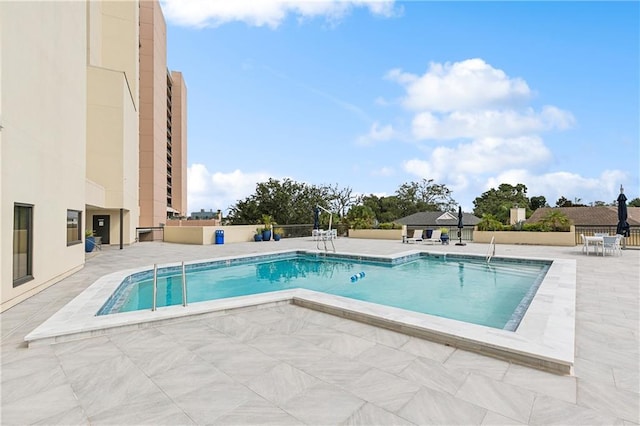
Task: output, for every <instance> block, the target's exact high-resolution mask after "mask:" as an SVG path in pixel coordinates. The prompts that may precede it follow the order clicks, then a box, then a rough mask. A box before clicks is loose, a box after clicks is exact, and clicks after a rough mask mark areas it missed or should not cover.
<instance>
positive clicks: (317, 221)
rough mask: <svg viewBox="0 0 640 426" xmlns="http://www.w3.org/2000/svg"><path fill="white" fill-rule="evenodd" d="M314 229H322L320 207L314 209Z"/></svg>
mask: <svg viewBox="0 0 640 426" xmlns="http://www.w3.org/2000/svg"><path fill="white" fill-rule="evenodd" d="M313 229H320V207H316V208H315V210H314V211H313Z"/></svg>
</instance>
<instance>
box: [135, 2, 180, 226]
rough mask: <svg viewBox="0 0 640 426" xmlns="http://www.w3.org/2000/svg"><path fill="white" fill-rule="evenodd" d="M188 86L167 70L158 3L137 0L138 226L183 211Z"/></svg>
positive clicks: (161, 222)
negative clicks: (138, 98) (138, 47)
mask: <svg viewBox="0 0 640 426" xmlns="http://www.w3.org/2000/svg"><path fill="white" fill-rule="evenodd" d="M186 94H187V93H186V86H185V84H184V80H183V79H182V74H181V73H179V72H170V71H168V70H167V31H166V24H165V21H164V16H163V15H162V10H161V8H160V4H159V3H158V2H156V1H144V2H142V3H141V4H140V196H139V199H140V226H141V227H160V226H163V225H164V224H165V223H166V221H167V217H168V216H186V214H187V213H186V210H187V200H186V172H187V152H186V131H187V128H186Z"/></svg>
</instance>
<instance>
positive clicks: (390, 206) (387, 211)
mask: <svg viewBox="0 0 640 426" xmlns="http://www.w3.org/2000/svg"><path fill="white" fill-rule="evenodd" d="M362 205H363V206H366V207H369V208H370V209H371V210H372V211H373V213H374V214H375V216H376V219H378V222H381V223H385V222H393V221H394V220H396V219H398V218H400V217H402V213H401V210H400V208H399V206H398V197H396V196H395V195H390V196H388V197H378V196H376V195H374V194H371V195H366V196H364V197H362Z"/></svg>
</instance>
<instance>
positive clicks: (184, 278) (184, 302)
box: [151, 262, 187, 311]
mask: <svg viewBox="0 0 640 426" xmlns="http://www.w3.org/2000/svg"><path fill="white" fill-rule="evenodd" d="M157 299H158V264H157V263H154V264H153V302H152V305H151V310H152V311H155V310H156V309H157V303H158V301H157ZM182 306H185V307H186V306H187V274H186V273H185V268H184V262H182Z"/></svg>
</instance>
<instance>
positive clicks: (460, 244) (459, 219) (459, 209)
mask: <svg viewBox="0 0 640 426" xmlns="http://www.w3.org/2000/svg"><path fill="white" fill-rule="evenodd" d="M462 228H464V224H463V223H462V206H458V238H459V240H460V241H458V242H457V243H456V245H457V246H465V245H466V244H465V243H463V242H462Z"/></svg>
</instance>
